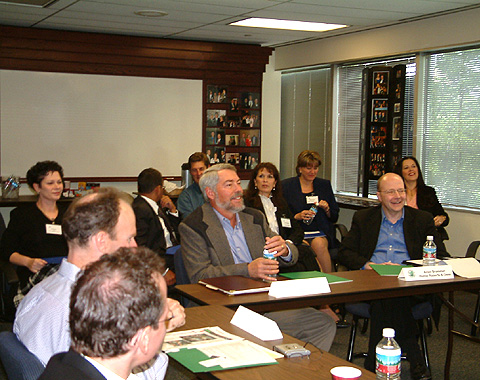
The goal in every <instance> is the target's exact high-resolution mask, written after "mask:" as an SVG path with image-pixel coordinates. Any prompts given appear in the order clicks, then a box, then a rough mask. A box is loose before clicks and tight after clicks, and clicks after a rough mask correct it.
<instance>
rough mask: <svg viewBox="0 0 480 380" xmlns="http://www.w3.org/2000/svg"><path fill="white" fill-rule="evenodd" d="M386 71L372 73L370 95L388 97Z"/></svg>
mask: <svg viewBox="0 0 480 380" xmlns="http://www.w3.org/2000/svg"><path fill="white" fill-rule="evenodd" d="M389 75H390V73H389V72H388V71H374V72H373V79H372V80H373V83H372V95H388V78H389Z"/></svg>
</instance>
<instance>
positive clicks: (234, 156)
mask: <svg viewBox="0 0 480 380" xmlns="http://www.w3.org/2000/svg"><path fill="white" fill-rule="evenodd" d="M226 160H227V163H229V164H232V165H238V164H239V162H240V154H239V153H227V155H226Z"/></svg>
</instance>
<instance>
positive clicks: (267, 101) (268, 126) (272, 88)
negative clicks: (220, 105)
mask: <svg viewBox="0 0 480 380" xmlns="http://www.w3.org/2000/svg"><path fill="white" fill-rule="evenodd" d="M281 86H282V77H281V73H280V71H275V52H273V54H272V55H271V56H270V61H269V63H268V65H267V66H266V70H265V73H264V74H263V83H262V136H261V141H262V161H263V162H272V163H273V164H275V165H276V166H277V167H278V166H279V165H280V123H281V95H282V94H281Z"/></svg>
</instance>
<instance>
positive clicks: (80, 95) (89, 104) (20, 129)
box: [0, 70, 202, 177]
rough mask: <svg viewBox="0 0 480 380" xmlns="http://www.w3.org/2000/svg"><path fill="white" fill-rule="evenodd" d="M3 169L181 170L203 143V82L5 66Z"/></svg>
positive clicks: (82, 173) (0, 104) (0, 73)
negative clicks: (39, 165)
mask: <svg viewBox="0 0 480 380" xmlns="http://www.w3.org/2000/svg"><path fill="white" fill-rule="evenodd" d="M0 142H1V146H0V149H1V173H2V175H10V174H15V175H19V176H21V177H24V176H25V174H26V172H27V170H28V169H29V168H30V167H31V166H32V165H33V164H35V163H36V162H37V161H43V160H54V161H57V162H58V163H59V164H60V165H62V167H63V170H64V173H65V176H66V177H133V176H135V177H136V176H137V175H138V174H139V173H140V171H142V170H143V169H144V168H148V167H154V168H156V169H158V170H160V171H161V172H162V174H163V175H164V176H179V175H180V174H181V164H182V163H183V162H186V161H187V160H188V156H189V155H190V154H191V153H193V152H195V151H200V150H201V149H202V81H201V80H187V79H166V78H141V77H125V76H112V75H84V74H64V73H45V72H31V71H14V70H0Z"/></svg>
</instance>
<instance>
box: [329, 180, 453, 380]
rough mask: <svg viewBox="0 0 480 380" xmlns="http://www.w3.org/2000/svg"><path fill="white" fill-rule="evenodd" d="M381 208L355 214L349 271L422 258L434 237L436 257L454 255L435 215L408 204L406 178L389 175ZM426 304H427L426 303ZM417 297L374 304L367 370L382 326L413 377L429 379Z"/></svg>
mask: <svg viewBox="0 0 480 380" xmlns="http://www.w3.org/2000/svg"><path fill="white" fill-rule="evenodd" d="M377 197H378V200H379V201H380V205H379V206H377V207H372V208H368V209H364V210H359V211H357V212H356V213H355V215H354V216H353V219H352V226H351V229H350V232H349V233H348V235H347V236H346V237H345V238H344V239H343V241H342V245H341V247H340V250H339V252H338V260H339V261H340V262H341V263H342V264H343V265H345V266H346V267H348V268H349V269H367V270H368V269H372V268H371V266H370V264H392V265H396V264H401V263H402V262H403V261H405V260H410V259H421V258H422V248H423V244H424V243H425V241H426V240H427V236H428V235H431V236H433V237H434V241H435V244H436V245H437V257H439V258H442V257H446V256H449V254H448V253H447V251H446V249H445V245H444V244H443V242H442V240H441V239H440V237H439V236H438V234H437V230H436V229H435V224H434V222H433V216H432V215H431V214H429V213H428V212H426V211H421V210H417V209H414V208H411V207H408V206H405V201H406V192H405V185H404V183H403V180H402V178H401V177H400V176H399V175H397V174H394V173H387V174H385V175H383V176H382V177H380V179H379V180H378V182H377ZM423 301H424V300H423ZM417 302H418V300H417V301H415V300H414V299H413V297H402V298H391V299H385V300H379V301H373V302H372V303H371V309H370V314H371V327H370V341H369V350H368V356H367V359H366V360H365V368H366V369H368V370H370V371H373V372H374V371H375V346H376V345H377V343H378V342H379V341H380V339H381V338H382V329H383V327H393V328H394V329H395V331H396V337H395V339H396V340H397V341H398V343H399V345H400V347H401V348H402V350H403V351H407V352H408V359H409V361H410V368H411V373H412V378H413V379H415V380H416V379H421V380H426V379H430V378H431V377H430V373H429V371H428V370H427V368H426V367H425V362H424V360H423V357H422V355H421V352H420V348H419V346H418V342H417V338H416V336H417V325H416V323H415V320H414V318H413V315H412V312H411V306H413V305H415V303H417Z"/></svg>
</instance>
